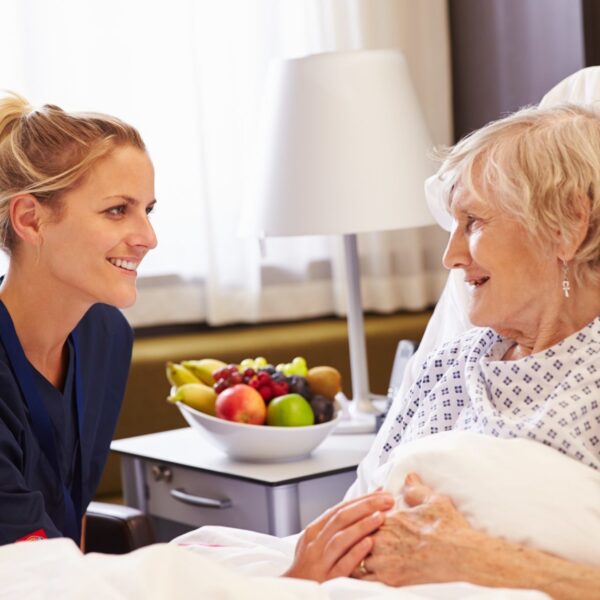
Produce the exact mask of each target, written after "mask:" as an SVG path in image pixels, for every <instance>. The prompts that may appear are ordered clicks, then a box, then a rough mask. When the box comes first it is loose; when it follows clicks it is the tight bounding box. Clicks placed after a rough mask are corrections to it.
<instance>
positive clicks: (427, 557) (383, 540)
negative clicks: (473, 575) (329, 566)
mask: <svg viewBox="0 0 600 600" xmlns="http://www.w3.org/2000/svg"><path fill="white" fill-rule="evenodd" d="M403 493H404V500H405V502H406V504H407V505H408V506H409V507H410V508H409V509H408V510H401V511H397V512H394V513H392V514H389V515H388V516H387V517H386V520H385V524H384V525H383V526H382V527H381V528H380V529H379V531H378V532H377V533H376V534H375V535H374V536H373V550H372V551H371V555H370V556H368V557H367V558H366V559H365V567H366V569H367V571H368V573H367V574H364V573H363V574H361V573H360V572H358V571H355V572H354V573H353V575H354V576H355V577H360V578H362V579H368V580H373V581H381V582H382V583H386V584H387V585H392V586H401V585H412V584H419V583H434V582H447V581H457V580H463V579H464V574H463V573H462V572H461V570H462V569H464V568H465V562H467V563H468V560H467V561H466V558H467V557H466V556H465V552H469V551H473V550H475V551H476V546H477V539H478V537H479V535H480V534H479V533H478V532H476V531H475V530H474V529H472V528H471V526H470V525H469V523H468V522H467V521H466V519H465V518H464V517H463V516H462V515H461V514H460V513H459V512H458V510H457V509H456V507H455V506H454V505H453V504H452V501H451V500H450V498H448V497H446V496H440V495H437V494H435V493H434V492H433V490H431V488H429V487H427V486H426V485H425V484H424V483H423V482H422V481H421V480H420V479H419V477H418V476H417V475H414V474H410V475H408V476H407V478H406V480H405V484H404V490H403Z"/></svg>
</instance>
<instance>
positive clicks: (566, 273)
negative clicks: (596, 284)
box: [562, 259, 571, 298]
mask: <svg viewBox="0 0 600 600" xmlns="http://www.w3.org/2000/svg"><path fill="white" fill-rule="evenodd" d="M562 290H563V294H564V295H565V298H568V297H569V292H570V291H571V282H570V281H569V265H567V261H566V260H564V259H563V280H562Z"/></svg>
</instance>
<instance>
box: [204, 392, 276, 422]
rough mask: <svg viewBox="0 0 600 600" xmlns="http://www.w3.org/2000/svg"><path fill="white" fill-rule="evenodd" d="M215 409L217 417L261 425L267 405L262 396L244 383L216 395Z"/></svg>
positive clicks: (265, 416)
mask: <svg viewBox="0 0 600 600" xmlns="http://www.w3.org/2000/svg"><path fill="white" fill-rule="evenodd" d="M215 410H216V413H217V417H221V419H227V420H228V421H236V422H237V423H250V424H251V425H262V424H263V423H264V422H265V420H266V418H267V406H266V405H265V401H264V400H263V398H262V396H261V395H260V394H259V393H258V392H257V391H256V390H255V389H254V388H253V387H250V386H249V385H246V384H245V383H238V384H237V385H234V386H232V387H230V388H227V389H226V390H224V391H222V392H221V393H220V394H219V395H218V396H217V402H216V404H215Z"/></svg>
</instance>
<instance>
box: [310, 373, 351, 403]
mask: <svg viewBox="0 0 600 600" xmlns="http://www.w3.org/2000/svg"><path fill="white" fill-rule="evenodd" d="M306 381H308V385H309V386H310V389H311V391H312V393H313V394H315V395H319V396H325V397H326V398H330V399H331V400H333V398H335V395H336V394H337V393H338V392H341V391H342V376H341V374H340V372H339V371H338V370H337V369H335V368H334V367H327V366H321V367H313V368H312V369H309V370H308V373H307V374H306Z"/></svg>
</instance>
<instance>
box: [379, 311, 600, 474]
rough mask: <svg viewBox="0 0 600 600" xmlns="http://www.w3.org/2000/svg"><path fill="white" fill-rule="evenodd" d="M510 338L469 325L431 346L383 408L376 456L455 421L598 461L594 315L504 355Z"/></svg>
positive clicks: (599, 386)
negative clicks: (556, 338) (546, 344)
mask: <svg viewBox="0 0 600 600" xmlns="http://www.w3.org/2000/svg"><path fill="white" fill-rule="evenodd" d="M513 344H514V342H513V341H511V340H508V339H505V338H503V337H502V336H500V335H498V334H496V333H495V332H494V331H493V330H491V329H489V328H474V329H471V330H469V331H468V332H467V333H465V334H464V335H463V336H461V337H460V338H459V339H458V340H456V341H455V342H450V343H447V344H445V345H444V346H442V347H440V348H439V349H438V350H434V351H433V352H432V353H431V354H430V355H429V357H428V358H427V360H426V361H425V363H424V364H423V367H422V369H421V376H420V378H419V379H418V380H417V381H416V382H415V384H414V385H413V386H412V387H411V389H410V390H409V392H408V394H407V397H406V398H404V399H403V401H401V402H400V403H399V404H398V400H399V399H396V403H397V404H396V405H395V406H394V408H393V410H392V411H391V412H390V414H389V415H388V420H387V423H386V427H388V430H389V431H388V436H387V441H386V443H385V444H384V446H383V450H382V453H381V456H380V462H381V463H383V462H385V461H386V460H387V458H388V456H389V454H390V451H391V450H392V449H393V448H394V447H395V446H397V445H398V444H403V443H406V442H409V441H411V440H414V439H417V438H421V437H424V436H427V435H432V434H435V433H438V432H439V431H448V430H450V429H456V430H468V431H473V432H476V433H482V434H485V435H492V436H495V437H502V438H514V437H521V438H528V439H532V440H535V441H538V442H540V443H542V444H546V445H548V446H551V447H553V448H555V449H556V450H557V451H558V452H562V453H563V454H566V455H568V456H570V457H572V458H574V459H575V460H578V461H580V462H582V463H584V464H586V465H588V466H590V467H592V468H594V469H600V402H599V400H600V378H599V377H598V370H599V369H598V367H599V366H600V317H598V318H596V319H595V320H594V321H592V322H591V323H589V324H588V325H586V326H585V327H584V328H583V329H582V330H581V331H578V332H575V333H573V334H572V335H570V336H569V337H567V338H566V339H564V340H562V341H561V342H559V343H557V344H556V345H554V346H552V347H551V348H548V349H546V350H544V351H542V352H538V353H536V354H532V355H530V356H527V357H525V358H521V359H519V360H511V361H505V360H502V357H503V356H504V354H505V353H506V351H507V350H508V349H509V348H510V347H511V346H512V345H513ZM448 356H451V357H452V359H451V360H448V359H447V357H448ZM417 411H418V415H419V417H418V419H415V418H413V417H414V415H415V414H416V413H417Z"/></svg>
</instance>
